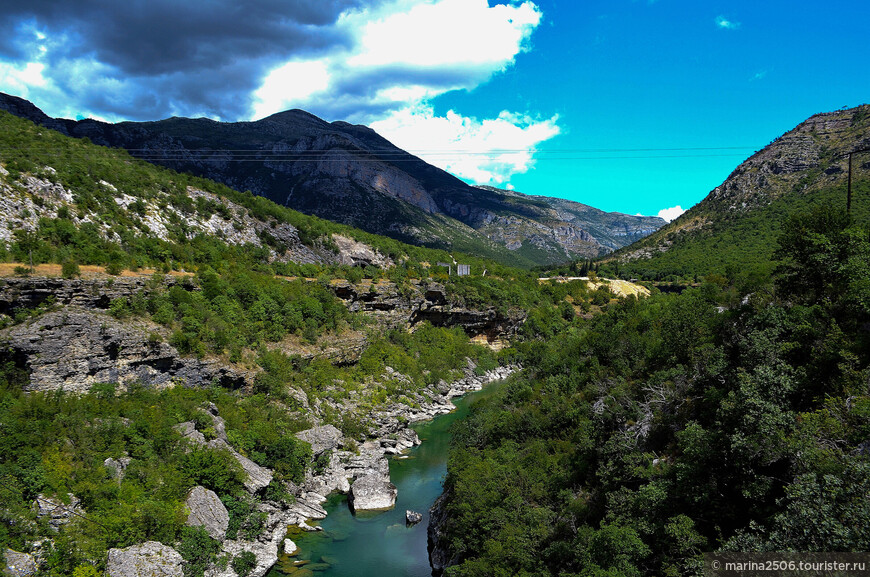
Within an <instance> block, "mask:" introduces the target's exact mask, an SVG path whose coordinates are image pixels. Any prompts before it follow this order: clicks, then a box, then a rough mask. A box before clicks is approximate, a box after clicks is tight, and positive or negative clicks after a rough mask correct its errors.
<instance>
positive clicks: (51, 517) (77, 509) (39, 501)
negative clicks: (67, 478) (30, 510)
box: [33, 493, 83, 530]
mask: <svg viewBox="0 0 870 577" xmlns="http://www.w3.org/2000/svg"><path fill="white" fill-rule="evenodd" d="M67 497H69V504H66V503H64V502H62V501H61V500H60V499H58V498H56V497H49V496H47V495H43V494H41V493H40V494H39V495H38V496H37V497H36V500H35V501H34V502H33V507H34V509H35V510H36V516H37V518H40V519H41V518H43V517H48V524H49V526H50V527H51V528H52V529H54V530H59V529H60V528H61V527H62V526H64V525H66V524H67V523H69V522H70V521H72V518H73V517H74V516H76V515H81V514H82V513H83V510H82V507H81V501H80V500H79V499H78V498H77V497H76V496H75V495H73V494H72V493H68V494H67Z"/></svg>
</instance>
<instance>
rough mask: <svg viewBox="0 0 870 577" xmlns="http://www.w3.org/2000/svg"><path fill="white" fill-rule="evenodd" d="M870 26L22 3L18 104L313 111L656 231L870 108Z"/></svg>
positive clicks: (731, 7)
mask: <svg viewBox="0 0 870 577" xmlns="http://www.w3.org/2000/svg"><path fill="white" fill-rule="evenodd" d="M868 19H870V5H868V4H867V3H866V2H861V1H841V2H838V1H829V2H824V3H822V2H794V1H789V2H786V1H782V0H766V1H764V2H759V1H757V0H756V1H754V2H750V1H728V2H724V1H720V2H708V1H704V0H610V1H594V0H521V1H513V2H493V1H489V2H487V0H296V1H289V0H250V1H248V2H246V3H238V2H236V1H235V0H210V1H209V2H207V3H206V2H196V1H190V2H186V3H178V2H176V1H175V0H128V1H126V2H123V3H120V2H117V3H106V2H104V1H101V0H80V1H78V2H67V3H60V2H56V1H53V0H26V1H25V0H6V1H5V2H4V16H3V17H2V19H0V91H4V92H8V93H11V94H15V95H18V96H22V97H24V98H28V99H30V100H32V101H33V102H34V103H35V104H36V105H37V106H39V107H41V108H42V109H43V110H45V111H46V112H47V113H48V114H51V115H54V116H66V117H78V116H92V117H95V118H101V119H105V120H109V121H117V120H154V119H158V118H164V117H168V116H172V115H179V116H209V117H212V118H216V119H220V120H226V121H235V120H248V119H256V118H261V117H263V116H265V115H268V114H271V113H274V112H278V111H280V110H284V109H287V108H303V109H305V110H309V111H311V112H313V113H315V114H317V115H319V116H322V117H323V118H325V119H327V120H348V121H351V122H358V123H364V124H367V125H370V126H372V127H374V128H375V129H376V130H378V131H379V132H381V133H382V134H384V135H385V136H386V137H387V138H389V139H391V140H392V141H393V142H394V143H396V144H397V145H399V146H401V147H403V148H406V149H408V150H410V151H412V152H414V153H416V154H418V155H420V156H421V157H423V158H425V159H426V160H428V161H430V162H432V163H433V164H436V165H438V166H441V167H443V168H446V169H448V170H450V171H451V172H453V173H454V174H457V175H458V176H460V177H462V178H464V179H466V180H467V181H469V182H472V183H480V184H491V185H495V186H501V187H505V188H514V189H516V190H519V191H522V192H526V193H530V194H541V195H549V196H558V197H563V198H570V199H573V200H577V201H580V202H584V203H586V204H590V205H592V206H595V207H598V208H602V209H605V210H616V211H621V212H627V213H631V214H635V213H642V214H657V213H659V212H660V211H662V210H663V209H673V207H677V206H679V207H682V208H688V207H689V206H691V205H693V204H695V203H696V202H698V201H700V200H701V199H702V198H703V197H704V196H705V195H706V194H707V193H708V192H709V191H710V190H711V189H713V188H714V187H715V186H717V185H719V184H720V183H721V182H722V180H724V179H725V177H727V175H728V173H729V172H730V171H731V170H732V169H733V168H734V167H736V166H737V164H739V163H740V161H741V160H743V159H744V158H746V157H747V156H748V155H750V154H751V153H752V152H753V151H754V150H757V149H760V148H762V147H763V146H764V145H766V144H767V143H768V142H770V141H771V140H772V139H774V138H775V137H777V136H779V135H780V134H782V133H783V132H786V131H787V130H790V129H791V128H793V127H794V126H795V125H797V124H798V123H799V122H801V121H802V120H804V119H805V118H807V117H808V116H810V115H812V114H814V113H817V112H823V111H829V110H836V109H838V108H840V107H842V106H856V105H858V104H862V103H865V102H868V101H870V96H868V94H870V80H868V79H870V75H868V74H867V73H866V70H865V67H866V61H867V55H868V48H867V45H866V38H867V24H866V23H867V21H868ZM676 212H678V211H677V210H672V211H671V212H670V213H665V214H670V215H673V214H676Z"/></svg>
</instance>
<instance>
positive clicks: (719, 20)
mask: <svg viewBox="0 0 870 577" xmlns="http://www.w3.org/2000/svg"><path fill="white" fill-rule="evenodd" d="M716 26H718V27H719V28H723V29H725V30H736V29H738V28H740V22H735V21H733V20H728V19H727V18H725V17H724V16H716Z"/></svg>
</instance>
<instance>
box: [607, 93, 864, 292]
mask: <svg viewBox="0 0 870 577" xmlns="http://www.w3.org/2000/svg"><path fill="white" fill-rule="evenodd" d="M867 148H870V105H867V104H864V105H861V106H857V107H854V108H849V109H841V110H837V111H832V112H822V113H818V114H814V115H812V116H810V117H809V118H807V119H806V120H804V121H803V122H801V123H799V124H798V125H797V126H795V127H794V128H793V129H791V130H789V131H787V132H785V133H784V134H782V135H781V136H779V137H777V138H775V139H774V140H773V141H772V142H771V143H769V144H768V145H767V146H765V147H764V148H762V149H761V150H759V151H757V152H755V153H754V154H752V155H751V156H750V157H749V158H747V159H746V160H744V161H743V162H741V163H740V164H739V165H738V166H737V167H736V168H735V169H734V170H733V171H732V172H731V173H730V174H729V175H728V177H727V178H726V179H725V180H724V181H723V182H722V184H720V185H719V186H717V187H715V188H714V189H713V190H711V191H710V192H709V193H708V195H707V196H706V197H705V198H704V199H703V200H701V202H699V203H698V204H696V205H695V206H693V207H691V208H690V209H689V210H687V211H686V212H685V213H684V214H682V215H681V216H679V217H678V218H676V219H674V220H673V221H672V222H670V223H668V224H667V225H665V226H663V227H662V228H660V229H659V230H657V231H655V232H654V233H652V234H651V235H649V236H648V237H645V238H643V239H641V240H639V241H637V242H635V243H633V244H631V245H629V246H626V247H623V248H621V249H619V250H617V251H615V252H614V253H613V254H611V255H608V256H607V257H606V258H605V259H604V261H605V262H611V263H613V262H618V263H619V265H620V267H621V268H626V269H630V270H631V271H632V273H633V274H635V275H640V276H643V277H645V278H650V279H659V280H661V279H662V278H663V277H667V276H683V277H687V276H697V275H701V276H703V275H706V274H710V273H718V274H722V273H724V272H725V269H726V268H727V267H729V266H731V267H745V266H746V265H747V264H748V265H750V266H751V267H755V268H759V267H760V268H770V267H771V266H773V264H772V263H773V250H774V247H775V238H776V236H777V232H778V230H779V227H780V224H781V223H782V222H784V221H785V220H786V219H787V218H789V217H790V216H791V215H793V214H796V213H798V212H801V211H805V210H812V208H813V206H816V205H820V204H837V205H842V207H843V208H845V207H846V185H847V180H848V171H849V167H848V153H849V152H851V151H855V150H860V149H867ZM867 156H868V158H866V159H860V158H859V159H857V162H854V163H853V167H852V168H853V183H852V185H853V192H854V195H853V196H854V197H855V199H859V198H860V199H864V198H865V196H867V195H868V194H870V181H868V178H867V175H868V169H870V154H868V155H867ZM852 215H853V217H854V218H856V219H860V220H863V219H867V218H870V206H868V203H867V202H865V201H864V200H861V201H860V202H853V206H852Z"/></svg>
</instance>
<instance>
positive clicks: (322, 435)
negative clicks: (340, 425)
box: [296, 425, 344, 457]
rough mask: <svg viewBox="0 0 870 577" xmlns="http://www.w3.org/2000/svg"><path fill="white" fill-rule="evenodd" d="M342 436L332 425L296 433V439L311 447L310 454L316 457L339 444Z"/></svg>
mask: <svg viewBox="0 0 870 577" xmlns="http://www.w3.org/2000/svg"><path fill="white" fill-rule="evenodd" d="M343 436H344V435H342V434H341V431H339V430H338V429H337V428H335V427H334V426H333V425H324V426H322V427H314V428H313V429H308V430H305V431H299V432H298V433H296V437H297V438H298V439H301V440H303V441H305V442H306V443H309V444H310V445H311V452H312V453H313V454H314V456H315V457H316V456H318V455H320V454H321V453H323V452H324V451H331V450H333V449H335V448H336V447H338V446H339V445H340V444H341V439H342V437H343Z"/></svg>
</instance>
